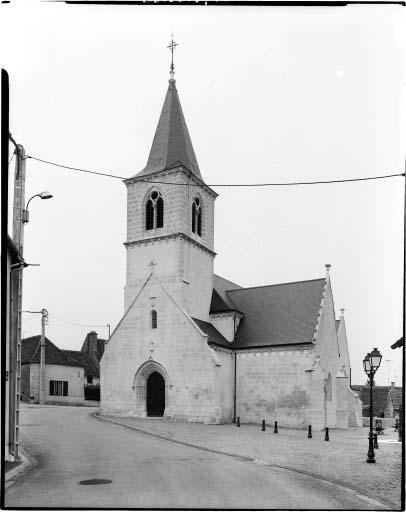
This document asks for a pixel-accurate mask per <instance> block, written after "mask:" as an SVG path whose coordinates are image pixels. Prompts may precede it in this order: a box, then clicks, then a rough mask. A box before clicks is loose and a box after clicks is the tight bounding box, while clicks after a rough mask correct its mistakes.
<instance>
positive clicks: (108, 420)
mask: <svg viewBox="0 0 406 512" xmlns="http://www.w3.org/2000/svg"><path fill="white" fill-rule="evenodd" d="M90 415H91V416H93V418H95V419H97V420H99V421H105V422H106V423H113V424H114V425H119V426H120V427H123V428H126V429H128V430H135V431H136V432H141V433H143V434H148V435H150V436H153V437H157V438H159V439H164V440H165V441H171V442H172V443H177V444H181V445H183V446H189V447H190V448H196V449H198V450H203V451H206V452H211V453H217V454H219V455H225V456H227V457H233V458H234V459H238V460H242V461H245V462H253V463H254V464H262V465H264V466H266V467H271V468H278V469H285V470H288V471H294V472H296V473H300V474H302V475H306V476H310V477H312V478H317V479H319V480H324V481H325V482H329V483H331V484H334V485H338V486H340V487H343V488H345V489H347V490H350V491H352V492H355V493H358V494H360V495H362V496H360V497H364V498H368V499H369V500H371V501H372V502H374V503H373V504H374V505H380V506H383V507H386V508H388V509H389V510H400V507H399V505H395V503H393V502H392V501H391V500H390V499H388V498H381V497H380V496H374V495H371V494H369V493H367V491H366V490H365V489H363V488H362V487H359V486H357V485H354V484H347V483H345V482H343V481H342V480H337V479H336V478H331V477H328V476H324V475H319V474H317V473H311V472H310V471H305V470H302V469H298V468H295V467H292V466H284V465H282V464H273V463H268V462H266V461H263V460H259V459H257V458H255V457H248V456H246V455H239V454H237V453H232V452H225V451H222V450H216V449H212V448H207V447H205V446H201V445H197V444H192V443H188V442H186V441H179V440H177V439H171V438H170V437H166V436H164V435H162V434H156V433H154V432H150V431H148V430H144V429H142V428H139V427H132V426H130V425H123V424H122V423H120V421H115V420H114V419H113V418H110V417H109V418H107V417H106V416H101V415H100V414H99V413H98V412H94V413H91V414H90Z"/></svg>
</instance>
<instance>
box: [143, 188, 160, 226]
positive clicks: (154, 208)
mask: <svg viewBox="0 0 406 512" xmlns="http://www.w3.org/2000/svg"><path fill="white" fill-rule="evenodd" d="M163 225H164V200H163V199H162V195H161V193H160V192H157V191H156V190H154V191H153V192H151V193H150V194H149V196H148V199H147V202H146V205H145V229H146V230H149V229H155V228H162V227H163Z"/></svg>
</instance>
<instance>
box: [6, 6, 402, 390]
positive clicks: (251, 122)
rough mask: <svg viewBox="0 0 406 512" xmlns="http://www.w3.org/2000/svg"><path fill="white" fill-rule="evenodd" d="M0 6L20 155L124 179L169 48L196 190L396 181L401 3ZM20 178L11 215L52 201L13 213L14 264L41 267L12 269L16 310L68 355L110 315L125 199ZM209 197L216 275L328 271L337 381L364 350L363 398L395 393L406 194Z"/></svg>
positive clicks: (158, 101)
mask: <svg viewBox="0 0 406 512" xmlns="http://www.w3.org/2000/svg"><path fill="white" fill-rule="evenodd" d="M0 10H1V13H0V64H1V66H2V67H4V68H5V69H6V70H7V71H8V73H9V75H10V131H11V133H12V134H13V136H14V138H15V139H16V140H17V142H19V143H20V144H22V145H23V146H24V147H25V149H26V151H27V153H28V154H29V155H32V156H36V157H38V158H41V159H45V160H50V161H54V162H58V163H62V164H65V165H69V166H73V167H81V168H86V169H91V170H96V171H100V172H105V173H111V174H116V175H119V176H123V177H129V176H132V175H134V174H135V173H137V172H138V171H140V170H141V169H142V168H143V167H144V166H145V164H146V161H147V158H148V154H149V150H150V147H151V143H152V139H153V136H154V132H155V128H156V125H157V122H158V118H159V114H160V110H161V108H162V104H163V100H164V96H165V93H166V89H167V85H168V78H169V65H170V52H169V50H168V49H167V45H168V44H169V42H170V38H171V34H172V33H173V34H174V39H175V40H176V42H177V43H178V44H179V46H178V47H177V49H176V51H175V68H176V81H177V88H178V91H179V95H180V100H181V103H182V107H183V111H184V114H185V117H186V121H187V124H188V128H189V132H190V134H191V138H192V142H193V146H194V150H195V153H196V156H197V160H198V162H199V167H200V170H201V173H202V175H203V178H204V180H205V181H206V183H208V184H227V183H263V182H286V181H304V180H310V181H311V180H328V179H343V178H352V177H367V176H375V175H383V174H392V173H401V172H404V167H405V153H406V150H405V140H406V138H405V136H406V123H405V85H406V81H405V48H406V40H405V39H406V37H405V33H406V31H405V30H404V28H405V13H404V9H402V8H401V7H399V6H389V5H377V6H365V5H358V6H350V7H345V8H344V7H340V8H338V7H334V8H332V7H258V6H255V7H249V6H244V7H243V6H240V7H215V6H211V7H210V6H209V7H204V6H199V7H192V6H191V7H186V6H85V5H76V6H75V5H66V4H55V3H45V2H44V3H39V2H32V3H27V2H21V1H19V2H16V3H13V4H2V5H1V6H0ZM10 157H11V153H10ZM13 165H14V161H12V163H11V165H10V176H12V175H13V172H14V166H13ZM26 176H27V177H26V199H27V200H28V199H29V198H30V197H31V196H33V195H34V194H37V193H39V192H41V191H43V190H49V191H50V192H51V193H52V194H53V196H54V197H53V198H52V199H50V200H47V201H41V200H40V199H39V198H35V199H34V200H33V201H32V202H31V203H30V222H29V223H28V224H27V225H26V227H25V235H24V236H25V246H24V256H25V259H26V261H27V262H28V263H39V264H40V266H30V267H27V269H26V270H25V271H24V295H23V309H24V310H33V311H37V310H40V309H42V308H46V309H47V310H48V311H49V323H48V325H47V327H46V335H47V337H48V338H49V339H51V340H52V341H53V342H54V343H55V344H56V345H57V346H58V347H60V348H65V349H76V350H79V349H80V347H81V345H82V343H83V340H84V338H85V336H86V334H87V332H89V331H90V330H92V329H94V330H96V331H97V332H98V334H99V337H101V338H106V337H107V335H108V328H107V327H106V325H107V324H110V325H111V328H112V329H113V328H114V327H115V325H116V324H117V323H118V321H119V320H120V318H121V316H122V314H123V307H124V301H123V287H124V284H125V248H124V246H123V242H124V241H125V234H126V188H125V185H124V184H123V183H122V182H121V181H120V180H119V179H113V178H107V177H101V176H95V175H90V174H84V173H80V172H76V171H67V170H63V169H60V168H57V167H53V166H49V165H46V164H43V163H40V162H37V161H34V160H31V159H29V160H27V171H26ZM10 181H12V180H10ZM11 185H12V184H11ZM213 188H214V190H216V192H218V193H219V197H218V198H217V200H216V207H215V251H216V252H217V256H216V258H215V272H216V273H217V274H219V275H221V276H223V277H225V278H227V279H229V280H231V281H234V282H236V283H238V284H239V285H241V286H258V285H267V284H276V283H282V282H291V281H300V280H307V279H315V278H320V277H324V275H325V267H324V266H325V264H326V263H329V264H331V265H332V269H331V279H332V287H333V293H334V302H335V309H336V315H337V316H338V315H339V310H340V308H342V307H343V308H345V320H346V326H347V335H348V341H349V350H350V358H351V366H352V382H353V383H354V384H358V383H364V382H365V381H366V376H365V374H364V373H363V369H362V360H363V358H364V356H365V354H366V353H367V352H369V351H370V350H371V349H372V348H374V347H378V348H379V349H380V351H381V353H382V354H383V360H382V365H381V369H380V370H379V372H378V373H377V376H376V381H377V384H380V385H386V384H388V382H389V381H394V380H395V381H396V383H397V385H400V383H401V351H400V350H391V348H390V345H391V344H392V343H394V342H395V341H396V340H397V339H398V338H399V337H400V336H401V335H402V293H403V291H402V286H403V284H402V283H403V282H402V279H403V268H402V266H403V199H404V180H403V179H402V178H401V177H397V178H393V179H388V180H377V181H370V182H357V183H351V184H350V183H342V184H334V185H317V186H302V187H273V188H271V187H269V188H234V189H233V188H221V187H213ZM10 193H11V194H12V187H11V186H10ZM11 197H12V195H11ZM73 324H75V325H73ZM76 324H81V325H76ZM23 334H24V336H25V337H28V336H31V335H36V334H40V315H38V314H28V313H24V316H23ZM388 360H389V362H388ZM388 377H389V378H388Z"/></svg>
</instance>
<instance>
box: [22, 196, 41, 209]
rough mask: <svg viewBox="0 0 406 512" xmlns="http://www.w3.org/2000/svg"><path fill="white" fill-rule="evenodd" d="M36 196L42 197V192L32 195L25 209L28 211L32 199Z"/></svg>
mask: <svg viewBox="0 0 406 512" xmlns="http://www.w3.org/2000/svg"><path fill="white" fill-rule="evenodd" d="M34 197H40V194H35V196H32V197H30V198H29V199H28V203H27V205H26V207H25V211H28V205H29V204H30V202H31V200H32V199H34Z"/></svg>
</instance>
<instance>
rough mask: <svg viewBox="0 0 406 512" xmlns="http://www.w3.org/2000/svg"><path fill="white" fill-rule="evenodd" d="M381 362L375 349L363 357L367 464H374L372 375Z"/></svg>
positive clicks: (379, 355) (380, 356)
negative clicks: (366, 404) (367, 425)
mask: <svg viewBox="0 0 406 512" xmlns="http://www.w3.org/2000/svg"><path fill="white" fill-rule="evenodd" d="M381 360H382V355H381V353H380V352H379V350H378V349H377V348H374V350H373V351H372V352H368V354H367V355H366V356H365V357H364V360H363V364H364V371H365V373H366V374H367V376H368V378H369V436H368V439H369V449H368V459H367V462H375V453H374V432H373V423H372V422H373V419H372V414H373V403H372V385H373V382H374V375H375V373H376V372H377V370H378V368H379V366H380V364H381Z"/></svg>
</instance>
